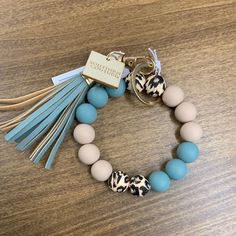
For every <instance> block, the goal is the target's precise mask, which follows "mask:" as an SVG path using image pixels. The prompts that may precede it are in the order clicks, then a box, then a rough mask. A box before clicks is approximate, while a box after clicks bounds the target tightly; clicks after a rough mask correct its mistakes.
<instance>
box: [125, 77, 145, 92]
mask: <svg viewBox="0 0 236 236" xmlns="http://www.w3.org/2000/svg"><path fill="white" fill-rule="evenodd" d="M131 76H132V73H130V74H129V75H128V76H127V77H126V78H125V83H126V87H127V90H129V91H131V92H133V88H132V84H131ZM145 83H146V78H145V77H144V76H143V75H141V74H137V75H136V78H135V85H136V89H137V90H138V91H139V92H142V91H143V90H144V89H145Z"/></svg>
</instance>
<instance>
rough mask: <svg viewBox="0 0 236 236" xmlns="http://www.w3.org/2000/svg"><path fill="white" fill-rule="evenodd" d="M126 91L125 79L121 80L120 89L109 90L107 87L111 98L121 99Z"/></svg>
mask: <svg viewBox="0 0 236 236" xmlns="http://www.w3.org/2000/svg"><path fill="white" fill-rule="evenodd" d="M125 89H126V85H125V81H124V80H123V79H121V80H120V84H119V87H118V88H108V87H106V90H107V93H108V95H109V96H110V97H115V98H117V97H121V96H122V95H123V94H124V92H125Z"/></svg>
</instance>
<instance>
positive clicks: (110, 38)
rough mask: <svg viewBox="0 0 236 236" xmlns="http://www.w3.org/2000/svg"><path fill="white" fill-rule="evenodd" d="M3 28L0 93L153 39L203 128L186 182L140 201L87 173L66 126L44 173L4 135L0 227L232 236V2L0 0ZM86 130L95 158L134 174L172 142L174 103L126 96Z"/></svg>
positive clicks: (4, 231)
mask: <svg viewBox="0 0 236 236" xmlns="http://www.w3.org/2000/svg"><path fill="white" fill-rule="evenodd" d="M0 26H1V27H0V97H6V98H10V97H16V96H20V95H23V94H26V93H30V92H33V91H35V90H38V89H42V88H44V87H46V86H49V85H51V82H50V78H51V77H52V76H54V75H57V74H60V73H62V72H65V71H68V70H71V69H74V68H76V67H78V66H80V65H83V64H84V63H85V62H86V59H87V57H88V55H89V52H90V51H91V50H97V51H99V52H101V53H108V52H110V51H113V50H122V51H125V52H126V53H127V54H129V55H142V54H144V52H145V50H146V48H147V47H150V46H152V47H155V48H157V49H158V51H159V57H160V59H161V61H162V67H163V69H162V70H163V73H164V76H165V78H166V80H167V82H168V84H177V85H179V86H181V87H182V88H183V90H184V91H185V94H186V100H188V101H192V102H193V103H194V104H196V106H197V109H198V111H199V113H198V118H197V120H198V122H199V123H200V124H201V125H202V127H203V130H204V137H203V138H202V139H201V141H200V142H199V147H200V150H201V156H200V158H199V160H197V161H196V162H195V163H193V164H190V165H188V168H189V173H188V176H187V178H185V179H184V180H182V181H179V182H172V183H171V188H170V190H169V191H168V192H166V193H163V194H157V193H154V192H150V193H149V194H148V195H147V196H146V197H145V198H135V197H133V196H131V195H130V194H128V193H124V194H115V193H113V192H112V191H109V190H108V188H107V186H106V185H105V184H103V183H97V182H96V181H95V180H93V179H92V178H91V176H90V173H89V169H88V168H87V167H86V166H84V165H82V164H81V163H79V162H78V160H77V158H76V152H77V150H78V145H77V144H76V143H75V142H74V141H73V139H72V135H71V133H72V132H70V133H69V134H68V135H67V138H66V140H65V141H64V143H63V145H62V147H61V148H60V152H59V154H58V155H57V158H56V161H55V163H54V166H53V170H51V171H46V170H45V169H44V168H43V163H41V164H40V165H39V166H38V167H36V166H34V165H33V164H32V163H31V162H30V161H29V160H28V159H27V157H28V156H29V153H30V150H29V151H27V152H24V153H19V152H17V151H16V150H15V148H14V145H10V144H7V143H6V142H5V141H4V140H3V138H2V139H1V142H0V234H1V235H24V236H28V235H50V236H53V235H79V236H82V235H83V236H84V235H89V236H93V235H102V236H104V235H113V236H114V235H129V236H131V235H135V236H139V235H148V236H149V235H150V236H152V235H153V236H157V235H161V236H170V235H181V236H182V235H191V236H195V235H196V236H200V235H210V236H211V235H214V236H215V235H221V236H222V235H223V236H226V235H232V236H233V235H236V148H235V146H236V142H235V140H236V109H235V103H236V80H235V75H236V67H235V62H236V40H235V39H236V3H235V1H231V0H209V1H203V0H199V1H193V0H188V1H187V0H184V1H173V0H159V1H154V0H129V1H125V0H121V1H115V0H110V1H98V0H91V1H85V0H81V1H76V0H70V1H69V0H38V1H31V0H24V1H23V0H22V1H21V0H0ZM14 114H16V113H13V112H10V113H1V121H4V120H6V119H9V118H11V117H13V116H14ZM74 125H75V124H74ZM94 127H95V129H96V140H95V143H96V144H97V145H98V146H99V147H100V149H101V154H102V158H104V159H106V160H108V161H110V162H111V163H112V165H113V167H114V168H115V169H120V170H123V171H126V172H127V173H128V174H130V175H133V174H137V173H140V174H144V175H147V174H148V173H150V171H152V170H154V169H160V168H162V167H163V165H164V163H165V162H166V161H167V160H169V159H171V158H172V156H174V153H175V152H174V150H175V148H176V146H177V144H178V142H179V136H178V130H179V127H180V124H179V123H177V122H175V121H174V119H173V111H171V110H169V109H168V108H166V107H164V106H163V105H162V104H157V105H156V106H155V107H153V108H150V107H146V106H144V105H142V104H141V103H139V102H138V100H137V99H136V98H135V97H134V96H129V95H126V96H125V97H123V98H120V99H117V100H110V101H109V104H108V105H107V106H106V107H105V108H104V109H102V110H99V113H98V120H97V122H96V124H95V125H94ZM71 131H72V129H71ZM1 136H2V137H3V135H1Z"/></svg>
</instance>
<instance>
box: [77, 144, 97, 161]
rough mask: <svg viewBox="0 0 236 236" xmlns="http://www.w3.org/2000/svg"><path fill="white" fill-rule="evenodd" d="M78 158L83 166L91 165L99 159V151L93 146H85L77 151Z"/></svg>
mask: <svg viewBox="0 0 236 236" xmlns="http://www.w3.org/2000/svg"><path fill="white" fill-rule="evenodd" d="M78 157H79V160H80V161H81V162H83V163H84V164H85V165H92V164H93V163H94V162H96V161H97V160H98V159H99V157H100V151H99V149H98V147H97V146H96V145H95V144H92V143H89V144H85V145H83V146H82V147H81V148H80V149H79V152H78Z"/></svg>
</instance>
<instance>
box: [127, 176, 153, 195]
mask: <svg viewBox="0 0 236 236" xmlns="http://www.w3.org/2000/svg"><path fill="white" fill-rule="evenodd" d="M129 189H130V192H131V193H132V194H133V195H136V196H140V197H143V196H144V195H146V194H147V193H148V191H149V190H150V189H151V186H150V184H149V182H148V180H147V179H146V178H145V177H144V176H143V175H136V176H133V177H132V178H131V179H130V183H129Z"/></svg>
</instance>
